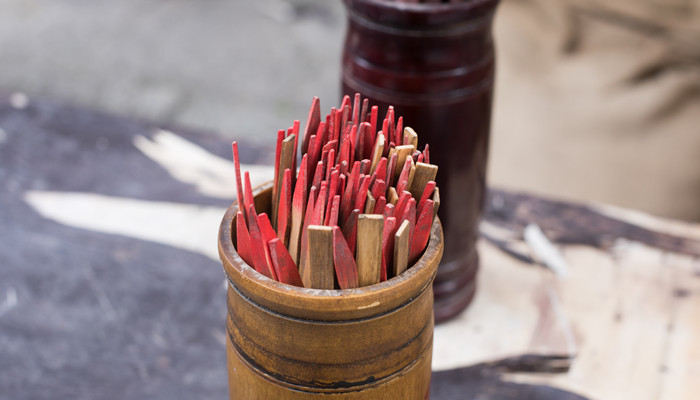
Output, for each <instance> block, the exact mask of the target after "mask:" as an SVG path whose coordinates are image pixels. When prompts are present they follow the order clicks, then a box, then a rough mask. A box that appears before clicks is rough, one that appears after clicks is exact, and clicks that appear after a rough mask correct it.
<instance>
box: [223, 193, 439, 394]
mask: <svg viewBox="0 0 700 400" xmlns="http://www.w3.org/2000/svg"><path fill="white" fill-rule="evenodd" d="M269 198H270V187H269V186H266V187H263V189H262V190H259V191H258V192H257V195H256V208H257V209H258V210H264V209H265V208H261V207H265V204H267V205H269ZM259 200H260V201H259ZM235 211H236V207H235V206H232V207H231V208H230V209H229V211H227V213H226V216H225V217H224V220H223V221H222V225H221V229H220V235H219V253H220V255H221V259H222V262H223V265H224V270H225V272H226V275H227V277H228V280H229V288H228V322H227V360H228V373H229V390H230V398H231V399H278V398H280V399H281V398H284V399H315V398H341V399H397V398H400V399H425V398H428V397H429V390H430V376H431V360H432V339H433V308H432V305H433V292H432V281H433V278H434V276H435V273H436V271H437V265H438V264H439V259H440V256H441V253H442V231H441V227H440V223H439V220H438V219H436V223H435V224H434V225H433V230H432V232H431V239H430V241H431V243H429V245H428V249H427V250H426V252H425V254H424V255H423V256H422V257H421V259H420V260H419V261H418V262H417V263H416V264H415V265H414V266H412V267H411V268H410V269H409V270H408V271H407V272H406V273H404V274H402V275H401V276H398V277H395V278H393V279H391V280H389V281H386V282H382V283H381V284H378V285H372V286H368V287H365V288H359V289H352V290H333V291H331V290H316V289H305V288H297V287H293V286H289V285H285V284H281V283H279V282H275V281H272V280H270V279H268V278H267V277H264V276H263V275H261V274H259V273H257V272H256V271H255V270H253V269H252V268H251V267H249V266H248V265H247V264H245V263H244V262H243V261H242V260H241V259H240V257H239V256H238V254H237V253H236V252H235V248H234V247H233V242H234V241H235V230H233V231H232V230H231V226H232V225H233V224H234V223H235V218H234V216H235ZM233 226H235V225H233ZM404 275H405V276H404Z"/></svg>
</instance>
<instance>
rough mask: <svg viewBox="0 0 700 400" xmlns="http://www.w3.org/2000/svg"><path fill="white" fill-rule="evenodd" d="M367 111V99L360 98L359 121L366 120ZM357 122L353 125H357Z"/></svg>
mask: <svg viewBox="0 0 700 400" xmlns="http://www.w3.org/2000/svg"><path fill="white" fill-rule="evenodd" d="M368 111H369V99H364V100H362V112H361V113H360V121H359V122H366V121H367V112H368ZM359 122H356V123H355V125H357V124H358V123H359Z"/></svg>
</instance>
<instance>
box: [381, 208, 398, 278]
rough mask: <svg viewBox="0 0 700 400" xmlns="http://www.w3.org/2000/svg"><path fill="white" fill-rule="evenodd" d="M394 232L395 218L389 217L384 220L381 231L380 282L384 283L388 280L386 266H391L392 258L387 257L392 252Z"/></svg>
mask: <svg viewBox="0 0 700 400" xmlns="http://www.w3.org/2000/svg"><path fill="white" fill-rule="evenodd" d="M395 231H396V218H394V217H389V218H387V219H385V220H384V229H383V231H382V266H381V268H382V270H381V277H380V279H379V280H380V281H382V282H384V281H385V280H387V278H388V274H387V270H386V266H387V265H391V261H392V259H393V257H389V254H390V253H393V252H394V240H393V239H394V233H395Z"/></svg>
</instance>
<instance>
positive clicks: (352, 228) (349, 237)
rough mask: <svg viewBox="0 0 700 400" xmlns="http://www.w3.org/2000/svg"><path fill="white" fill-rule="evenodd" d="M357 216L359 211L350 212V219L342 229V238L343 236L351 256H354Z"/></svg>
mask: <svg viewBox="0 0 700 400" xmlns="http://www.w3.org/2000/svg"><path fill="white" fill-rule="evenodd" d="M359 216H360V210H358V209H354V210H352V211H350V217H349V218H348V220H347V221H346V222H345V227H343V236H345V241H347V242H348V246H349V247H350V251H352V254H355V244H356V243H357V218H358V217H359Z"/></svg>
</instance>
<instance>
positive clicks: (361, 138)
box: [355, 122, 370, 161]
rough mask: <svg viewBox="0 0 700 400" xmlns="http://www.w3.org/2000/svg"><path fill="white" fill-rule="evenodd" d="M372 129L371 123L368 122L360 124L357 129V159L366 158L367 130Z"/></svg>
mask: <svg viewBox="0 0 700 400" xmlns="http://www.w3.org/2000/svg"><path fill="white" fill-rule="evenodd" d="M368 129H370V125H369V124H368V123H366V122H363V123H361V124H360V127H359V128H358V129H357V139H356V140H355V160H359V161H361V160H364V159H365V158H366V156H365V153H364V151H365V131H366V130H368Z"/></svg>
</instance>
